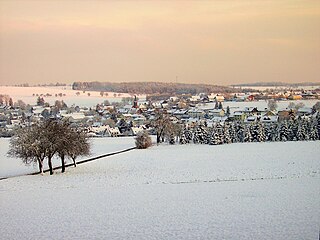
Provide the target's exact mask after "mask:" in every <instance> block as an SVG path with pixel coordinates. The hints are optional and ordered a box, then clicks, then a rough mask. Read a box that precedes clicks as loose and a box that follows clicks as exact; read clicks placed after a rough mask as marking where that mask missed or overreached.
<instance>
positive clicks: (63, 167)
mask: <svg viewBox="0 0 320 240" xmlns="http://www.w3.org/2000/svg"><path fill="white" fill-rule="evenodd" d="M60 157H61V172H62V173H64V172H65V171H66V165H65V162H64V155H62V156H60Z"/></svg>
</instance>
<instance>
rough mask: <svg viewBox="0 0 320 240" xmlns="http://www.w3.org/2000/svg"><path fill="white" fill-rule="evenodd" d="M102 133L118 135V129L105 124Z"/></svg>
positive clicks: (110, 135) (112, 135) (108, 135)
mask: <svg viewBox="0 0 320 240" xmlns="http://www.w3.org/2000/svg"><path fill="white" fill-rule="evenodd" d="M104 135H105V136H107V137H119V136H120V130H119V128H117V127H114V128H112V127H110V126H109V125H107V127H106V129H105V133H104Z"/></svg>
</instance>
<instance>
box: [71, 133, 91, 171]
mask: <svg viewBox="0 0 320 240" xmlns="http://www.w3.org/2000/svg"><path fill="white" fill-rule="evenodd" d="M69 143H70V144H71V147H70V148H69V150H68V157H69V158H71V159H72V161H73V165H74V167H76V166H77V163H76V159H77V157H79V156H87V155H90V143H89V138H88V136H87V135H86V134H85V133H84V132H76V131H74V130H73V132H72V134H71V135H70V139H69Z"/></svg>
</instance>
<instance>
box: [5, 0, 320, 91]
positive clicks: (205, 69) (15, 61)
mask: <svg viewBox="0 0 320 240" xmlns="http://www.w3.org/2000/svg"><path fill="white" fill-rule="evenodd" d="M319 66H320V1H297V0H284V1H249V0H244V1H232V0H228V1H65V2H64V1H1V2H0V85H15V84H22V83H29V84H30V85H34V84H44V83H56V82H60V83H67V84H71V83H72V82H75V81H100V82H105V81H108V82H133V81H135V82H136V81H139V82H143V81H152V82H178V83H205V84H217V85H231V84H240V83H256V82H288V83H297V82H320V67H319Z"/></svg>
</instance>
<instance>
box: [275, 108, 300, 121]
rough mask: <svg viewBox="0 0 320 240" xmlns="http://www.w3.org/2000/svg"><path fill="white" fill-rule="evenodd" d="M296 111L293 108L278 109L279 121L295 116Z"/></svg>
mask: <svg viewBox="0 0 320 240" xmlns="http://www.w3.org/2000/svg"><path fill="white" fill-rule="evenodd" d="M296 114H297V111H296V110H294V109H284V110H279V111H278V117H279V121H283V120H289V119H292V118H294V117H295V116H296Z"/></svg>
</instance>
